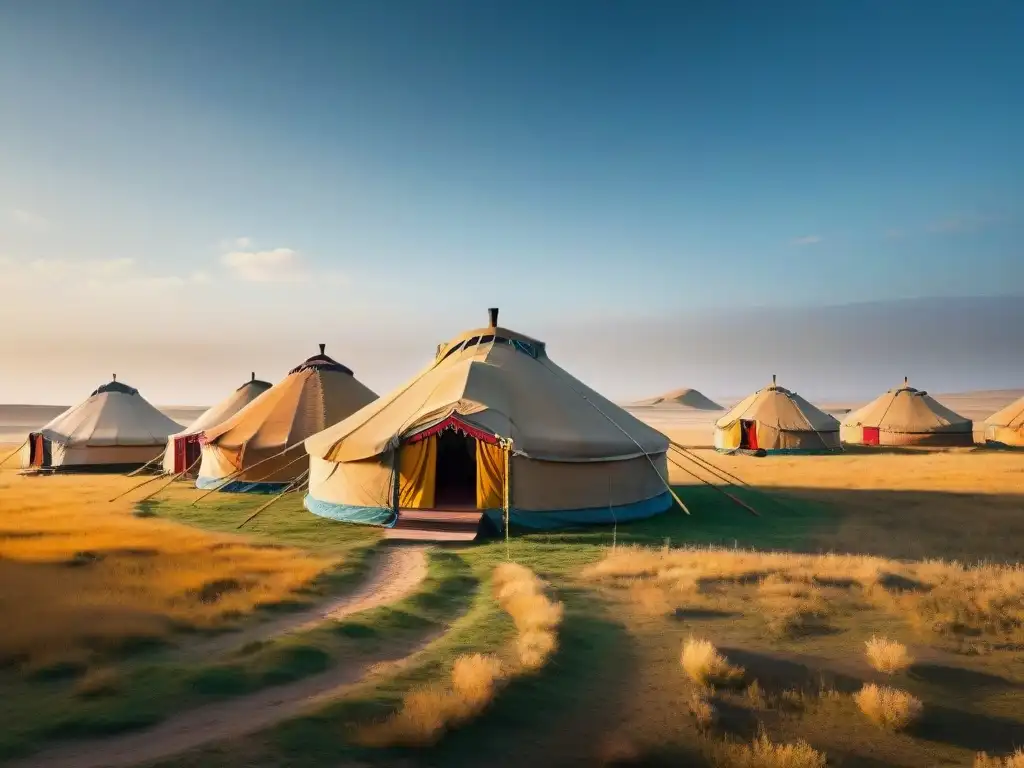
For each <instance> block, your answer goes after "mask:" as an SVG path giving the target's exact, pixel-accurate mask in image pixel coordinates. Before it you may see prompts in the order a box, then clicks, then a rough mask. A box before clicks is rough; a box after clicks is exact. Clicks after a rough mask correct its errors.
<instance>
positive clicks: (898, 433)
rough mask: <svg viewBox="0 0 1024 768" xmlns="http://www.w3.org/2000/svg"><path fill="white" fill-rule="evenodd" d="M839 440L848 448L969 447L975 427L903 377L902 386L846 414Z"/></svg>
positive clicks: (972, 443)
mask: <svg viewBox="0 0 1024 768" xmlns="http://www.w3.org/2000/svg"><path fill="white" fill-rule="evenodd" d="M842 438H843V442H844V443H848V444H850V445H874V446H900V445H905V446H907V445H931V446H969V445H974V425H973V422H972V421H971V420H970V419H967V418H964V417H963V416H961V415H960V414H958V413H954V412H953V411H951V410H950V409H949V408H947V407H946V406H944V405H943V404H942V403H940V402H938V401H937V400H935V398H933V397H931V396H930V395H929V394H928V393H927V392H925V391H923V390H920V389H914V388H913V387H912V386H910V384H909V382H908V381H907V379H906V378H904V379H903V386H900V387H896V388H895V389H890V390H889V391H888V392H886V393H885V394H883V395H880V396H879V397H877V398H875V399H874V400H872V401H871V402H870V403H868V404H867V405H865V406H864V407H863V408H859V409H857V410H856V411H853V412H852V413H850V414H848V415H847V416H846V418H844V419H843V424H842Z"/></svg>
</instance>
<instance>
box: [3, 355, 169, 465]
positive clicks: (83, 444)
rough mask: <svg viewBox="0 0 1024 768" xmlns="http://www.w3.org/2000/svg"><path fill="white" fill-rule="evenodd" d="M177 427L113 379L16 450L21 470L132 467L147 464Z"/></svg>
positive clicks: (139, 396)
mask: <svg viewBox="0 0 1024 768" xmlns="http://www.w3.org/2000/svg"><path fill="white" fill-rule="evenodd" d="M180 429H181V425H180V424H179V423H178V422H176V421H172V420H171V419H169V418H168V417H167V416H164V414H162V413H160V411H158V410H157V409H156V408H155V407H153V406H152V405H150V403H149V402H148V401H147V400H146V399H145V398H144V397H143V396H142V395H140V394H139V391H138V390H137V389H135V388H134V387H129V386H128V385H127V384H123V383H121V382H119V381H118V380H117V375H116V374H115V375H114V377H113V379H112V380H111V381H110V383H108V384H104V385H103V386H101V387H98V388H97V389H96V390H95V391H94V392H93V393H92V394H91V395H90V396H89V397H88V398H87V399H86V400H84V401H83V402H81V403H79V404H78V405H76V406H74V407H72V408H69V409H68V410H66V411H64V412H63V413H62V414H60V415H59V416H57V417H56V418H54V419H53V420H52V421H50V422H49V423H48V424H47V425H46V426H44V427H42V428H41V429H40V430H39V431H37V432H32V433H31V434H30V435H29V437H28V441H27V442H26V444H25V447H24V448H23V449H22V455H21V463H22V466H23V467H25V468H27V469H37V470H38V469H54V470H78V471H83V470H99V471H108V472H118V471H124V470H128V469H136V468H138V467H141V466H142V465H143V464H147V463H149V462H150V461H153V460H154V459H156V458H157V457H158V456H159V455H160V451H161V449H162V448H163V447H164V446H165V445H166V444H167V437H168V435H170V434H172V433H174V432H177V431H178V430H180Z"/></svg>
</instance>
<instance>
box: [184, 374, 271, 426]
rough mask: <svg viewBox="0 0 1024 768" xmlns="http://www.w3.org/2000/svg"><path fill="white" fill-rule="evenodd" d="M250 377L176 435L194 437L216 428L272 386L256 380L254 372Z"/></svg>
mask: <svg viewBox="0 0 1024 768" xmlns="http://www.w3.org/2000/svg"><path fill="white" fill-rule="evenodd" d="M251 375H252V378H250V379H249V381H247V382H245V383H244V384H243V385H242V386H240V387H238V388H237V389H235V390H234V391H233V392H232V393H231V394H230V395H228V396H227V397H225V398H224V399H223V400H221V401H220V402H219V403H217V404H216V405H212V406H210V407H209V408H207V409H206V410H205V411H203V412H202V413H201V414H200V415H199V416H198V417H197V418H196V419H195V420H194V421H193V422H192V423H191V424H189V425H188V426H187V427H185V429H183V430H182V431H181V432H178V433H176V435H195V434H198V433H199V432H202V431H203V430H204V429H209V428H210V427H215V426H217V425H218V424H220V423H221V422H222V421H224V420H225V419H229V418H231V417H232V416H234V415H235V414H236V413H238V412H239V411H240V410H242V408H244V407H245V406H246V405H248V404H249V403H251V402H252V401H253V400H255V399H256V398H257V397H258V396H259V395H261V394H263V393H264V392H266V391H267V390H268V389H270V387H271V386H272V385H271V384H270V383H269V382H266V381H261V380H260V379H257V378H256V374H255V372H254V373H252V374H251Z"/></svg>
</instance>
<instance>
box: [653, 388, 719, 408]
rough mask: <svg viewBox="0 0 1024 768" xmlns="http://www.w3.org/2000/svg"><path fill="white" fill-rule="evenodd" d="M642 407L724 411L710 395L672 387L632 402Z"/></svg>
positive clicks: (694, 390)
mask: <svg viewBox="0 0 1024 768" xmlns="http://www.w3.org/2000/svg"><path fill="white" fill-rule="evenodd" d="M633 405H634V406H639V407H642V408H679V409H684V410H691V411H724V410H725V408H723V407H722V406H720V405H719V404H718V403H716V402H715V401H714V400H712V399H711V398H710V397H707V396H706V395H704V394H702V393H701V392H698V391H697V390H696V389H689V388H683V389H673V390H672V391H671V392H666V393H665V394H663V395H658V396H657V397H649V398H647V399H646V400H640V401H638V402H636V403H634V404H633Z"/></svg>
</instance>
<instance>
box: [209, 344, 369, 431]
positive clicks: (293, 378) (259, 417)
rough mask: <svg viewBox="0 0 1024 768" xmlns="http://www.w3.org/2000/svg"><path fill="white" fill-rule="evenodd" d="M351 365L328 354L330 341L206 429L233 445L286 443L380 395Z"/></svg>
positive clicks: (339, 419)
mask: <svg viewBox="0 0 1024 768" xmlns="http://www.w3.org/2000/svg"><path fill="white" fill-rule="evenodd" d="M376 397H377V395H376V393H374V392H373V390H371V389H370V388H369V387H367V386H366V385H365V384H363V383H362V382H361V381H359V380H358V379H356V378H355V377H354V376H353V375H352V371H351V369H350V368H348V367H346V366H344V365H342V364H340V363H338V362H337V361H336V360H333V359H332V358H330V357H328V356H327V355H326V353H325V352H324V345H323V344H321V345H320V354H318V355H314V356H313V357H311V358H309V359H308V360H306V361H305V362H303V363H302V364H301V365H297V366H296V367H295V368H293V369H292V370H291V371H290V372H289V373H288V375H287V376H285V377H284V378H283V379H282V380H281V381H279V382H278V383H277V384H275V385H274V386H272V387H271V388H270V389H268V390H266V391H265V392H263V393H262V394H261V395H259V396H258V397H257V398H256V399H254V400H253V401H252V402H251V403H249V404H248V405H246V406H245V407H244V408H242V409H241V410H240V411H238V412H237V413H235V414H234V415H233V416H231V417H229V418H227V419H225V420H224V421H222V422H221V423H220V424H216V425H213V426H212V427H209V428H207V429H204V430H203V437H204V439H205V440H206V441H207V442H215V443H217V444H218V445H223V446H227V447H240V446H243V445H245V446H248V447H250V448H256V449H260V448H263V449H267V448H285V447H288V446H291V445H294V444H296V443H297V442H299V441H301V440H303V439H305V438H306V437H309V436H310V435H312V434H315V433H316V432H319V431H321V430H322V429H324V428H325V427H328V426H330V425H331V424H335V423H337V422H339V421H341V420H342V419H343V418H345V417H346V416H348V415H350V414H351V413H353V412H355V411H357V410H359V409H360V408H362V407H363V406H364V405H366V404H367V403H369V402H371V401H373V400H375V399H376Z"/></svg>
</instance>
